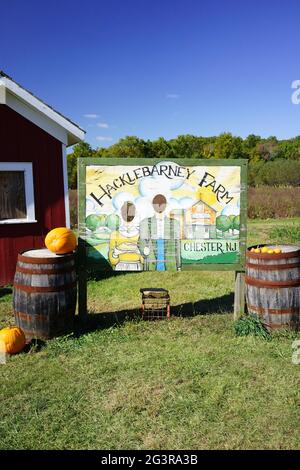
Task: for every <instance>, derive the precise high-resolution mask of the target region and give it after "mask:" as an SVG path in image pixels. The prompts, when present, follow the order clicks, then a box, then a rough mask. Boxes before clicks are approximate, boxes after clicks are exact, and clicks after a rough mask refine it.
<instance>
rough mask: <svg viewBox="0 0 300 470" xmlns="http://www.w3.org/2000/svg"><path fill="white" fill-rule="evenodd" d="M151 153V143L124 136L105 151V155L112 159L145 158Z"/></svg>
mask: <svg viewBox="0 0 300 470" xmlns="http://www.w3.org/2000/svg"><path fill="white" fill-rule="evenodd" d="M150 152H151V142H149V141H148V142H146V141H145V140H143V139H139V138H138V137H135V136H126V137H124V138H123V139H120V140H119V141H118V142H117V143H116V144H113V145H111V146H110V147H109V148H107V149H106V152H105V155H104V156H107V157H112V158H147V157H149V156H151V155H149V154H150Z"/></svg>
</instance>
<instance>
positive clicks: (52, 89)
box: [0, 0, 300, 147]
mask: <svg viewBox="0 0 300 470" xmlns="http://www.w3.org/2000/svg"><path fill="white" fill-rule="evenodd" d="M299 20H300V2H299V1H296V0H295V1H294V0H289V1H288V2H284V1H279V0H260V1H257V0H252V1H248V0H245V1H234V0H226V1H225V0H223V1H221V0H217V1H196V0H160V1H158V0H151V1H150V0H123V1H121V0H105V1H102V0H98V1H94V0H86V1H76V0H72V1H70V0H60V1H57V0H51V2H50V1H49V2H42V1H36V0H27V1H26V2H25V1H20V0H10V1H9V2H3V5H1V17H0V40H1V53H0V69H3V70H4V71H5V72H6V73H7V74H8V75H11V76H12V77H13V78H14V79H15V80H16V81H17V82H19V83H20V84H22V85H23V86H24V87H25V88H28V89H29V90H31V91H32V92H34V93H35V94H36V95H37V96H39V97H40V98H42V99H44V100H45V101H46V102H48V103H49V104H50V105H51V106H53V107H55V108H56V109H57V110H59V111H60V112H62V113H63V114H65V115H66V116H68V117H70V118H71V119H72V120H74V121H75V122H77V123H78V124H79V125H81V126H82V127H83V128H84V129H85V130H86V131H87V141H88V142H90V144H91V145H92V146H93V147H98V146H108V145H111V144H112V143H114V142H116V141H117V140H118V139H119V138H120V137H124V136H126V135H137V136H138V137H141V138H144V139H156V138H158V137H160V136H162V137H165V138H166V139H170V138H173V137H176V136H177V135H179V134H186V133H189V134H194V135H204V136H209V135H216V134H219V133H221V132H225V131H228V132H232V133H233V134H235V135H240V136H242V137H245V136H247V135H248V134H249V133H255V134H259V135H261V136H264V137H267V136H270V135H276V136H277V137H278V138H288V137H293V136H295V135H300V105H298V106H297V105H294V104H292V101H291V95H292V91H293V90H292V88H291V84H292V82H293V81H294V80H297V79H300V60H299V50H300V34H299ZM93 115H94V117H93Z"/></svg>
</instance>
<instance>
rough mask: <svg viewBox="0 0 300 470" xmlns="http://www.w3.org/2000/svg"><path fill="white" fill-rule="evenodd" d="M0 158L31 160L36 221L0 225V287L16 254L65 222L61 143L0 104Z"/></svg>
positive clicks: (36, 245)
mask: <svg viewBox="0 0 300 470" xmlns="http://www.w3.org/2000/svg"><path fill="white" fill-rule="evenodd" d="M0 161H1V162H32V168H33V185H34V200H35V215H36V220H37V223H29V224H26V223H25V224H7V225H2V224H0V286H1V285H6V284H11V283H12V280H13V276H14V272H15V267H16V261H17V254H18V253H20V252H21V251H24V250H27V249H31V248H41V247H43V246H44V237H45V235H46V234H47V232H48V231H49V230H51V229H52V228H54V227H61V226H64V225H65V223H66V216H65V203H64V182H63V166H62V145H61V142H59V141H58V140H56V139H55V138H54V137H52V136H51V135H49V134H47V133H46V132H45V131H43V130H42V129H40V128H39V127H37V126H36V125H35V124H33V123H31V122H30V121H28V120H27V119H25V118H24V117H23V116H21V115H20V114H18V113H16V112H15V111H13V110H12V109H11V108H9V107H7V106H6V105H0Z"/></svg>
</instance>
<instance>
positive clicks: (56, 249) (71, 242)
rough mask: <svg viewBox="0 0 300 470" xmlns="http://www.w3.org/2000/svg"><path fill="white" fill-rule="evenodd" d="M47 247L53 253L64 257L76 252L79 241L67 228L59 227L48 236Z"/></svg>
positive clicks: (46, 239)
mask: <svg viewBox="0 0 300 470" xmlns="http://www.w3.org/2000/svg"><path fill="white" fill-rule="evenodd" d="M45 245H46V247H47V248H48V250H50V251H52V252H53V253H55V254H57V255H64V254H66V253H71V252H73V251H74V250H75V248H76V245H77V240H76V237H75V234H74V232H72V230H70V229H69V228H67V227H58V228H54V229H53V230H51V231H50V232H49V233H48V234H47V235H46V238H45Z"/></svg>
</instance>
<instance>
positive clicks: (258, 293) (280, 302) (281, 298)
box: [245, 245, 300, 330]
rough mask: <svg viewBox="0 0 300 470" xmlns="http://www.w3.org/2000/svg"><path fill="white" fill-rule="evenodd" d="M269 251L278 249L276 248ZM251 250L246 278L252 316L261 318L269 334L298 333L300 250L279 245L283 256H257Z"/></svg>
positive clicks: (290, 246)
mask: <svg viewBox="0 0 300 470" xmlns="http://www.w3.org/2000/svg"><path fill="white" fill-rule="evenodd" d="M259 246H260V247H262V246H263V245H259ZM268 247H270V248H271V249H274V248H275V246H274V245H268ZM251 248H252V247H250V248H249V249H248V250H247V264H246V278H245V280H246V300H247V307H248V312H249V313H254V314H257V315H259V317H260V318H261V320H262V322H263V323H264V325H265V326H266V327H267V328H268V329H269V330H273V329H278V328H291V329H293V330H298V329H299V324H300V247H299V246H294V245H276V248H280V249H281V250H282V253H279V254H268V253H253V252H250V249H251ZM253 248H256V247H253Z"/></svg>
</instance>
